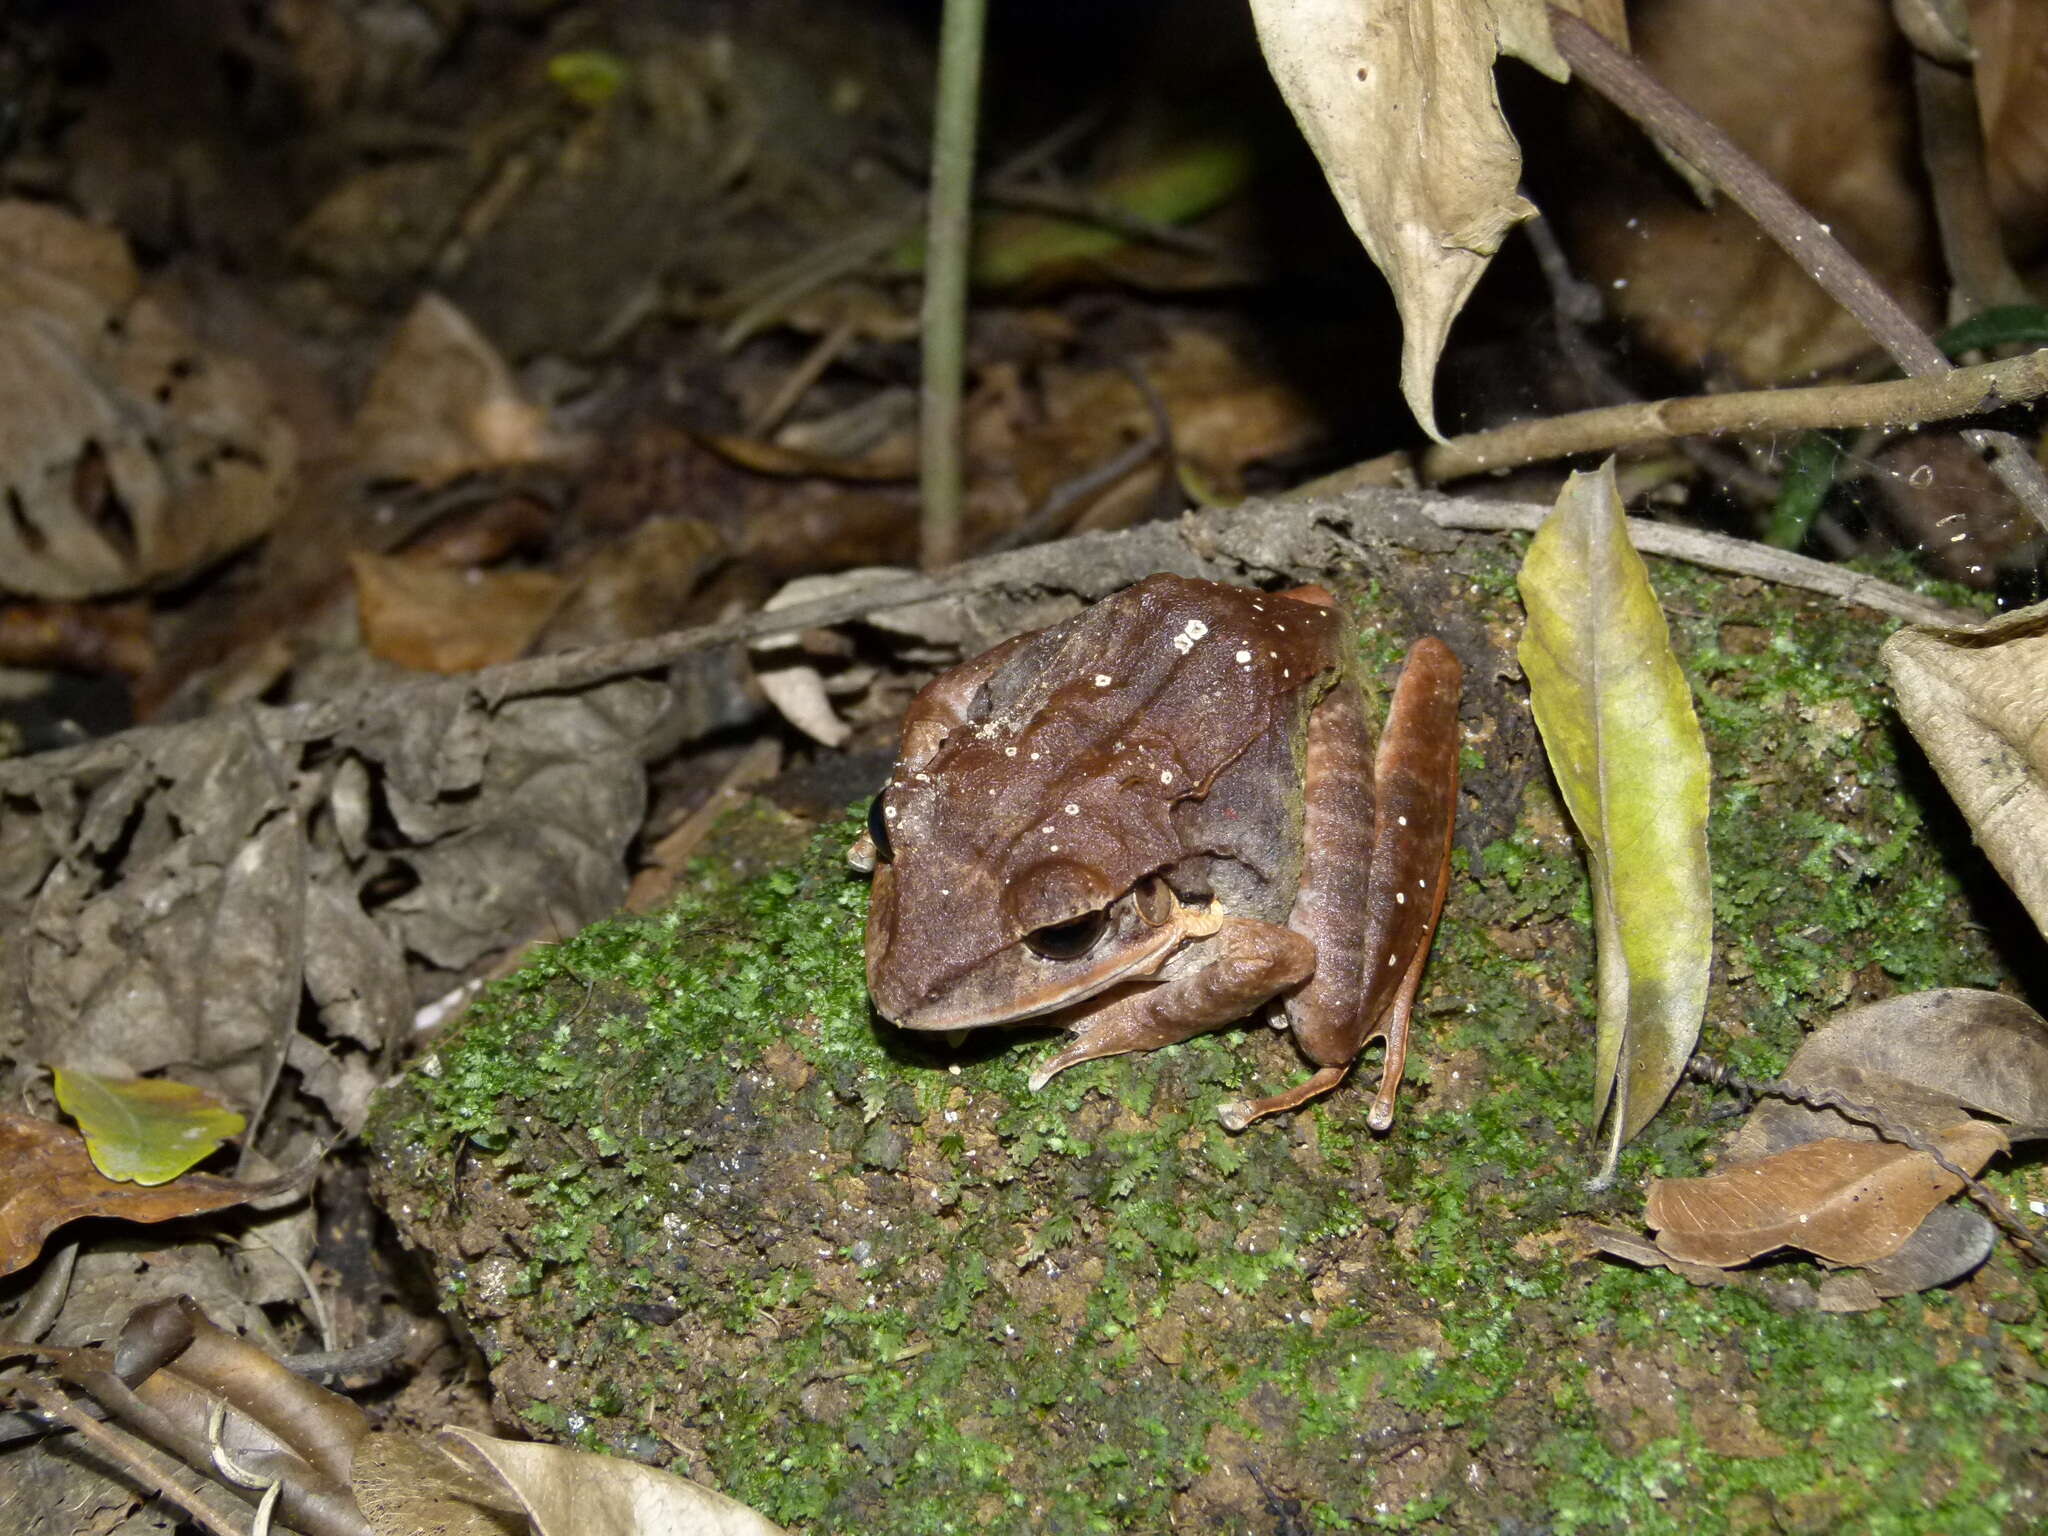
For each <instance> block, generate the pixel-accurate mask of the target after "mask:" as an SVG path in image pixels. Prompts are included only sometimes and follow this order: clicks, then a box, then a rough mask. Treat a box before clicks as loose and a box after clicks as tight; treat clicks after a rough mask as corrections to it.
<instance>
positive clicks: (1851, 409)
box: [1304, 348, 2048, 495]
mask: <svg viewBox="0 0 2048 1536" xmlns="http://www.w3.org/2000/svg"><path fill="white" fill-rule="evenodd" d="M2044 394H2048V348H2042V349H2040V350H2038V351H2034V352H2028V353H2025V354H2024V355H2022V356H2019V357H2009V358H2004V359H2001V360H2000V361H1998V362H1992V363H1979V364H1977V365H1976V366H1975V367H1971V368H1949V369H1945V370H1944V371H1943V372H1941V373H1937V374H1922V375H1920V376H1918V377H1916V378H1910V379H1887V380H1885V381H1883V382H1881V383H1875V384H1817V385H1814V386H1813V387H1811V388H1808V389H1746V390H1740V391H1737V392H1735V393H1732V394H1725V395H1685V396H1680V397H1679V398H1676V399H1671V400H1644V401H1640V402H1638V403H1635V404H1632V405H1609V406H1602V407H1600V408H1599V409H1597V410H1591V411H1573V412H1571V413H1569V414H1568V415H1564V416H1550V417H1546V418H1544V419H1543V420H1540V421H1518V422H1515V423H1513V424H1512V425H1510V426H1505V427H1495V428H1493V429H1491V430H1490V431H1486V432H1468V433H1465V434H1464V435H1463V436H1460V437H1454V438H1451V439H1450V440H1449V441H1448V442H1443V443H1438V444H1437V445H1436V446H1434V447H1432V448H1430V449H1427V450H1426V451H1424V452H1423V453H1422V454H1421V455H1420V457H1419V458H1414V457H1411V456H1410V455H1408V454H1406V453H1400V454H1386V455H1383V456H1382V457H1380V458H1377V459H1368V460H1367V461H1366V462H1365V463H1363V464H1357V465H1353V466H1352V467H1351V468H1349V469H1342V470H1339V471H1337V473H1335V474H1333V475H1328V476H1325V477H1324V478H1323V479H1321V480H1318V481H1315V482H1314V483H1313V484H1311V485H1309V486H1306V487H1304V489H1306V490H1308V491H1310V492H1312V493H1318V494H1326V495H1327V494H1334V493H1337V492H1341V491H1347V490H1351V489H1353V488H1354V487H1356V486H1361V485H1394V484H1398V483H1399V482H1400V481H1401V479H1402V478H1403V476H1404V475H1406V474H1413V475H1414V476H1416V478H1418V479H1419V480H1421V482H1422V483H1423V484H1425V485H1441V484H1443V483H1444V482H1446V481H1449V480H1458V479H1462V478H1464V477H1465V476H1468V475H1479V474H1486V473H1489V472H1494V471H1499V470H1503V469H1514V468H1516V467H1518V466H1520V465H1524V464H1541V463H1545V462H1548V461H1549V460H1552V459H1564V458H1570V457H1572V456H1573V455H1575V454H1582V453H1611V452H1613V451H1614V450H1615V449H1618V448H1629V447H1637V446H1640V445H1643V444H1646V443H1661V442H1664V441H1667V440H1668V439H1670V438H1674V437H1715V436H1721V435H1723V434H1726V433H1735V432H1806V431H1814V430H1825V429H1829V428H1838V427H1907V426H1913V425H1915V424H1918V423H1921V422H1929V421H1950V420H1953V419H1955V418H1956V417H1959V416H1974V415H1978V414H1981V413H1982V412H1985V411H1991V410H1997V409H1999V408H2000V407H2002V406H2007V405H2012V404H2015V403H2017V402H2019V401H2023V400H2035V399H2039V398H2040V397H2041V396H2042V395H2044Z"/></svg>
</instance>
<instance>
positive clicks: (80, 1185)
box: [0, 1113, 269, 1275]
mask: <svg viewBox="0 0 2048 1536" xmlns="http://www.w3.org/2000/svg"><path fill="white" fill-rule="evenodd" d="M268 1192H269V1190H268V1188H267V1187H266V1186H263V1185H250V1184H237V1183H235V1182H234V1181H233V1180H231V1179H216V1178H212V1177H210V1176H208V1175H206V1174H203V1173H188V1174H186V1175H185V1176H184V1177H183V1178H181V1179H176V1180H173V1181H172V1182H171V1183H168V1184H155V1185H142V1184H119V1183H116V1182H115V1181H114V1180H112V1179H110V1178H108V1177H107V1176H106V1175H105V1174H103V1173H101V1172H100V1171H99V1169H97V1168H95V1167H93V1165H92V1159H91V1158H90V1157H89V1156H87V1155H86V1150H85V1138H83V1137H82V1136H80V1135H79V1134H78V1133H77V1132H76V1131H73V1130H71V1129H69V1128H68V1127H66V1126H61V1125H57V1124H55V1123H54V1122H52V1121H48V1120H38V1119H35V1118H33V1117H32V1116H29V1115H11V1114H6V1113H0V1275H11V1274H13V1273H14V1272H15V1271H16V1270H17V1269H21V1268H23V1267H24V1266H26V1265H27V1264H29V1263H30V1262H31V1261H33V1260H34V1258H35V1256H36V1255H37V1254H38V1253H40V1252H41V1251H42V1246H43V1239H44V1238H46V1237H48V1236H49V1235H50V1234H51V1233H52V1232H54V1231H56V1230H57V1228H59V1227H61V1226H63V1225H64V1224H65V1223H66V1222H67V1221H77V1220H78V1219H79V1218H81V1217H84V1216H113V1217H118V1218H119V1219H120V1220H122V1221H141V1222H153V1221H173V1220H175V1219H177V1218H178V1217H180V1216H196V1215H197V1214H199V1213H200V1212H201V1211H218V1210H222V1209H224V1208H226V1207H227V1206H231V1205H240V1204H241V1203H242V1202H243V1201H245V1200H251V1199H254V1198H256V1197H257V1196H259V1195H262V1194H265V1193H268Z"/></svg>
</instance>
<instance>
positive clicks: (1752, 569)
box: [1428, 501, 1980, 627]
mask: <svg viewBox="0 0 2048 1536" xmlns="http://www.w3.org/2000/svg"><path fill="white" fill-rule="evenodd" d="M1428 515H1429V517H1430V520H1431V521H1433V522H1434V523H1435V524H1436V525H1437V526H1438V527H1439V528H1461V529H1470V530H1472V531H1474V532H1482V533H1504V532H1522V533H1534V532H1535V531H1536V528H1537V525H1538V524H1540V523H1541V522H1542V521H1543V519H1544V518H1546V517H1548V516H1549V515H1550V508H1548V507H1542V506H1518V505H1516V504H1514V503H1511V502H1480V501H1446V502H1443V503H1441V504H1432V505H1431V506H1430V507H1429V509H1428ZM1628 537H1629V542H1630V543H1631V544H1633V545H1635V547H1636V548H1637V549H1639V550H1641V551H1642V552H1643V553H1644V554H1646V555H1663V556H1665V557H1667V558H1668V559H1672V560H1683V561H1685V562H1686V563H1688V564H1690V565H1697V566H1702V567H1704V568H1705V569H1707V570H1710V571H1727V572H1729V573H1731V574H1733V575H1737V576H1754V577H1756V578H1758V579H1759V580H1762V581H1768V582H1773V583H1775V584H1776V585H1778V586H1781V587H1798V588H1800V589H1801V590H1803V591H1807V592H1819V593H1822V594H1824V595H1825V596H1828V597H1832V598H1836V599H1838V600H1839V601H1841V602H1844V603H1856V604H1858V605H1860V606H1862V607H1865V608H1874V609H1876V610H1877V611H1878V612H1879V613H1888V614H1891V615H1892V616H1893V617H1894V618H1900V619H1905V620H1907V621H1909V622H1911V623H1915V624H1938V625H1942V626H1944V627H1947V626H1951V625H1957V624H1968V623H1972V622H1975V621H1976V620H1977V619H1978V618H1979V617H1980V615H1976V614H1969V613H1959V612H1957V611H1956V610H1955V609H1953V608H1950V607H1947V606H1945V605H1943V604H1941V603H1937V602H1936V601H1934V599H1933V598H1931V597H1922V596H1921V595H1920V594H1919V593H1917V592H1909V591H1907V590H1906V589H1905V588H1904V587H1898V586H1893V585H1892V583H1890V582H1888V581H1880V580H1878V579H1877V577H1875V576H1862V575H1859V574H1857V573H1856V572H1855V571H1852V570H1849V569H1847V568H1846V567H1844V566H1839V565H1830V564H1828V563H1827V562H1826V561H1825V560H1809V559H1808V558H1807V557H1806V556H1804V555H1795V554H1793V553H1792V552H1791V551H1790V550H1785V549H1773V548H1772V547H1771V546H1770V545H1768V544H1758V543H1756V542H1755V541H1754V540H1750V539H1731V538H1728V537H1727V536H1725V535H1723V534H1718V533H1707V532H1704V531H1702V530H1701V529H1698V528H1683V527H1680V526H1678V525H1677V524H1675V523H1653V522H1650V521H1648V520H1647V519H1644V518H1640V517H1632V518H1630V519H1629V520H1628Z"/></svg>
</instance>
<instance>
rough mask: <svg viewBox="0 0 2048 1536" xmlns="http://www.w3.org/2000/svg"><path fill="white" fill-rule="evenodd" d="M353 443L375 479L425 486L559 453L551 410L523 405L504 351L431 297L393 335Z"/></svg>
mask: <svg viewBox="0 0 2048 1536" xmlns="http://www.w3.org/2000/svg"><path fill="white" fill-rule="evenodd" d="M352 436H353V438H354V450H355V456H356V458H357V460H358V461H359V462H360V463H361V464H362V465H363V467H364V468H365V469H366V470H367V471H368V472H369V473H370V474H372V475H385V476H389V477H390V478H392V479H395V480H411V481H415V482H417V483H419V484H422V485H438V484H440V483H442V482H443V481H446V480H452V479H454V478H455V476H457V475H461V474H467V473H469V472H471V471H473V470H479V469H488V468H490V467H492V466H494V465H503V464H522V463H529V462H531V461H533V460H536V459H541V458H545V457H547V455H548V454H550V453H552V452H555V451H557V450H558V449H559V448H560V447H561V446H562V445H561V444H559V443H558V442H556V441H555V440H554V439H553V437H552V436H551V434H550V433H549V431H548V425H547V413H546V412H544V411H542V410H541V409H540V408H539V407H538V406H535V405H530V404H528V403H527V401H526V400H525V399H524V398H522V396H521V395H520V393H519V387H518V385H517V383H516V382H515V381H514V380H513V377H512V370H511V369H510V368H508V367H507V366H506V365H505V360H504V359H503V358H502V357H500V356H499V355H498V353H497V349H496V348H494V347H493V346H492V345H491V344H490V343H489V342H488V341H486V340H485V339H484V337H483V335H482V333H480V332H479V331H478V330H477V328H476V327H475V326H473V325H471V324H470V323H469V320H468V319H467V318H466V317H465V316H464V315H463V313H462V311H460V310H459V309H457V308H456V307H455V306H454V305H453V304H450V303H449V302H448V301H447V300H446V299H444V298H442V297H440V296H439V295H438V294H432V293H429V294H426V295H424V296H423V297H422V298H421V299H420V300H419V302H418V303H416V304H415V305H413V307H412V312H411V313H410V314H408V315H407V316H406V317H405V322H404V323H403V324H402V325H401V326H399V328H398V333H397V335H395V336H393V337H392V338H391V345H390V346H389V347H388V348H386V349H385V353H384V357H383V359H382V360H381V361H380V362H379V363H378V365H377V372H376V375H375V377H373V378H372V379H371V380H370V388H369V392H368V393H367V394H366V395H365V397H364V399H363V405H362V409H361V410H359V411H358V412H357V413H356V419H355V424H354V427H353V428H352Z"/></svg>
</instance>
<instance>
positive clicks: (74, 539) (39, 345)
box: [0, 202, 298, 598]
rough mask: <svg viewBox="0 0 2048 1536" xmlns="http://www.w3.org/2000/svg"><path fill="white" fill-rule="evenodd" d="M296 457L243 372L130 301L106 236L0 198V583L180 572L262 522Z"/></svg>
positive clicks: (36, 588) (130, 271)
mask: <svg viewBox="0 0 2048 1536" xmlns="http://www.w3.org/2000/svg"><path fill="white" fill-rule="evenodd" d="M297 464H298V446H297V438H296V436H295V435H294V433H293V432H292V429H291V427H290V426H289V425H288V424H287V423H286V422H285V420H284V418H283V417H282V416H281V415H279V414H278V412H277V411H276V410H275V409H274V408H273V405H272V402H271V398H270V394H269V391H268V390H267V389H266V388H265V386H264V384H263V382H262V380H261V379H260V378H259V377H258V376H257V374H256V372H255V370H254V369H252V368H250V367H249V366H248V365H247V364H245V363H242V362H240V361H238V360H235V359H232V358H228V357H224V356H220V355H217V354H214V353H211V352H208V351H206V350H205V349H203V348H201V347H200V346H199V345H198V344H197V343H196V342H195V341H194V340H193V339H192V337H191V336H189V335H188V334H186V332H185V331H184V329H183V328H182V327H181V326H179V325H178V324H177V323H176V322H175V321H173V320H172V319H171V317H170V315H169V313H168V312H167V311H166V310H165V309H164V308H163V307H162V306H161V305H160V304H158V303H157V302H156V301H155V300H154V299H153V298H151V297H149V296H148V295H146V294H143V293H141V291H140V285H139V280H138V278H137V276H136V273H135V269H134V265H133V263H132V262H131V261H130V260H129V258H128V252H127V247H126V245H125V244H124V243H123V241H122V240H121V238H120V237H119V236H118V235H115V234H112V233H110V232H108V231H105V230H100V229H95V228H93V227H92V226H91V225H88V224H86V223H84V222H82V221H81V220H78V219H74V218H72V217H71V216H70V215H68V214H65V213H62V212H60V211H58V210H56V209H52V208H48V207H44V206H41V205H38V204H33V203H21V202H0V483H4V489H5V492H6V499H7V504H8V508H9V515H8V516H7V517H6V518H4V519H0V586H4V588H5V589H6V590H8V591H12V592H18V593H24V594H27V595H29V596H34V597H47V598H82V597H97V596H102V595H105V594H108V593H113V592H122V591H128V590H131V589H134V588H137V587H142V586H146V585H150V584H152V583H158V582H164V581H173V580H177V579H179V578H181V577H184V576H187V575H190V574H191V573H192V572H193V571H195V570H198V569H199V568H200V567H202V566H204V565H206V564H208V563H210V562H211V561H213V560H216V559H218V558H220V557H221V556H222V555H225V554H227V553H229V552H230V551H232V550H234V549H237V548H239V547H240V546H241V545H243V544H246V543H248V542H249V541H250V540H252V539H254V538H256V537H257V536H258V535H259V534H261V533H263V532H264V531H265V530H266V529H267V528H269V527H270V525H271V524H272V523H273V522H275V521H276V519H277V517H278V515H279V513H280V512H282V510H283V509H284V506H285V503H286V501H287V499H288V497H289V495H290V493H291V489H292V485H293V481H294V477H295V475H296V472H297Z"/></svg>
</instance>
